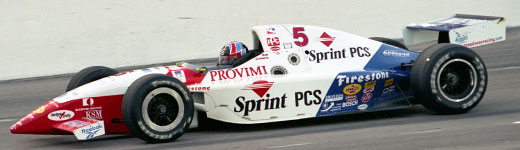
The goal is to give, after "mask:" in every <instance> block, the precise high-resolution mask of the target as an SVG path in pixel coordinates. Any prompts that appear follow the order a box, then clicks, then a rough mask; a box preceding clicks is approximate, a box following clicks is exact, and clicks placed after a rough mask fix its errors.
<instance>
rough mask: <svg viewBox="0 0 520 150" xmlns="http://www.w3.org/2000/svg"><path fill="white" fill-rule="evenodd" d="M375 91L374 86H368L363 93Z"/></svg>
mask: <svg viewBox="0 0 520 150" xmlns="http://www.w3.org/2000/svg"><path fill="white" fill-rule="evenodd" d="M372 91H374V87H368V88H365V89H364V90H363V93H368V92H372Z"/></svg>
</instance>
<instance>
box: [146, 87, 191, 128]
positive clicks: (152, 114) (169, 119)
mask: <svg viewBox="0 0 520 150" xmlns="http://www.w3.org/2000/svg"><path fill="white" fill-rule="evenodd" d="M142 115H143V120H144V122H145V123H146V124H147V125H148V126H149V127H150V128H151V129H153V130H155V131H160V132H166V131H170V130H172V129H173V128H175V127H176V126H178V124H179V123H180V122H181V120H182V118H183V116H184V103H183V101H182V98H181V96H180V95H179V93H178V92H177V91H175V90H173V89H171V88H166V87H161V88H157V89H154V90H152V91H151V92H150V93H148V95H146V97H145V98H144V101H143V105H142Z"/></svg>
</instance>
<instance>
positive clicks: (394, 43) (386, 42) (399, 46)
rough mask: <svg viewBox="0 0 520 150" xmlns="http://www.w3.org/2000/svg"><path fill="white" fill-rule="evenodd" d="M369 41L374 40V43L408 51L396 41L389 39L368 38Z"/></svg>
mask: <svg viewBox="0 0 520 150" xmlns="http://www.w3.org/2000/svg"><path fill="white" fill-rule="evenodd" d="M369 39H371V40H374V41H379V42H381V43H385V44H388V45H392V46H395V47H398V48H401V49H405V50H408V48H407V47H406V46H404V44H402V43H401V42H398V41H396V40H392V39H389V38H384V37H370V38H369Z"/></svg>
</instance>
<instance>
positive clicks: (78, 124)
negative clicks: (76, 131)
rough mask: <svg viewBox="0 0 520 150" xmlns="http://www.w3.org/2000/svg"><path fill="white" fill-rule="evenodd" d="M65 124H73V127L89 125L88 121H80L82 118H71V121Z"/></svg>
mask: <svg viewBox="0 0 520 150" xmlns="http://www.w3.org/2000/svg"><path fill="white" fill-rule="evenodd" d="M64 124H66V125H69V126H72V127H78V128H80V127H83V126H86V125H89V123H88V122H85V121H80V120H71V121H67V122H65V123H64Z"/></svg>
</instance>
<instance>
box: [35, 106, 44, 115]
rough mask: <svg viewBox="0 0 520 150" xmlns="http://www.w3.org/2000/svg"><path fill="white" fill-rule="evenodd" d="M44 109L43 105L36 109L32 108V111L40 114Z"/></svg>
mask: <svg viewBox="0 0 520 150" xmlns="http://www.w3.org/2000/svg"><path fill="white" fill-rule="evenodd" d="M44 111H45V105H42V106H40V107H38V109H36V110H34V111H33V113H37V114H41V113H43V112H44Z"/></svg>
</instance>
